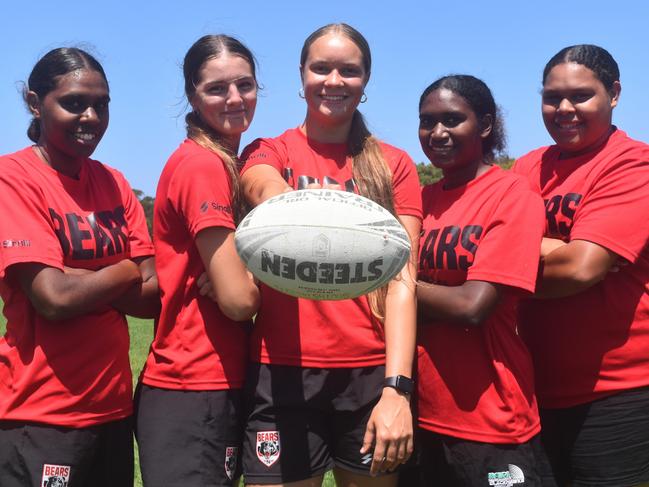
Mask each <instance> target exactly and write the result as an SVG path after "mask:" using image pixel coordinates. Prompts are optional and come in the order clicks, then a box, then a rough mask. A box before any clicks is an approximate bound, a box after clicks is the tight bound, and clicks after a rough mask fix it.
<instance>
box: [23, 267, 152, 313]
mask: <svg viewBox="0 0 649 487" xmlns="http://www.w3.org/2000/svg"><path fill="white" fill-rule="evenodd" d="M19 279H20V280H21V284H22V287H23V289H25V291H26V292H27V294H28V296H29V298H30V301H31V302H32V304H33V305H34V308H35V309H36V311H37V312H38V313H39V314H40V315H42V316H44V317H45V318H47V319H49V320H63V319H67V318H72V317H75V316H80V315H83V314H86V313H89V312H91V311H94V310H96V309H98V308H100V307H102V306H106V305H109V304H110V303H111V302H112V301H114V300H115V299H117V298H118V297H119V296H121V295H122V294H123V293H125V292H126V291H127V290H128V289H129V288H131V287H132V286H134V285H136V284H137V283H138V282H139V281H141V279H142V277H141V275H140V272H139V269H138V268H137V266H136V264H134V263H133V262H132V261H128V260H126V261H122V262H120V263H118V264H114V265H111V266H107V267H105V268H103V269H100V270H98V271H96V272H90V273H87V274H83V275H74V274H70V275H68V274H65V273H63V272H61V271H60V270H58V269H54V268H51V267H44V266H35V267H32V268H31V270H30V271H29V272H25V273H22V274H21V275H20V276H19Z"/></svg>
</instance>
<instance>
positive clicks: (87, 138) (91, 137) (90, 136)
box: [74, 133, 97, 142]
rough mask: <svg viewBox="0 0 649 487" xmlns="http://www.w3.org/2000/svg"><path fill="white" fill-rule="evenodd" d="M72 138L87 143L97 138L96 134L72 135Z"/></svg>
mask: <svg viewBox="0 0 649 487" xmlns="http://www.w3.org/2000/svg"><path fill="white" fill-rule="evenodd" d="M74 136H75V137H76V138H77V139H81V140H85V141H88V142H89V141H91V140H94V139H95V137H97V135H96V134H82V133H78V134H74Z"/></svg>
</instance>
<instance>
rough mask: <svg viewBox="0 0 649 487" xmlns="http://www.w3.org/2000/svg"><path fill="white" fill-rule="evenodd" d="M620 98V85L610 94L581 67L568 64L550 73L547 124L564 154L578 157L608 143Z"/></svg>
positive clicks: (546, 94)
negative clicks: (615, 108) (614, 109)
mask: <svg viewBox="0 0 649 487" xmlns="http://www.w3.org/2000/svg"><path fill="white" fill-rule="evenodd" d="M619 94H620V83H619V82H618V81H616V82H615V83H614V84H613V88H612V90H611V91H610V92H609V91H607V90H606V88H605V87H604V85H603V84H602V82H601V81H600V80H599V79H598V78H597V76H596V75H595V73H593V71H591V70H590V69H588V68H587V67H585V66H583V65H581V64H577V63H572V62H566V63H562V64H557V65H556V66H555V67H553V68H552V69H551V70H550V72H549V73H548V75H547V77H546V78H545V82H544V84H543V95H542V113H543V122H544V123H545V127H546V128H547V130H548V132H549V133H550V136H551V137H552V138H553V139H554V141H555V142H556V143H557V145H558V146H559V148H560V149H561V151H562V152H563V153H564V154H566V155H568V156H577V155H580V154H583V153H585V152H588V151H589V150H591V149H594V148H596V147H597V146H598V145H600V144H602V143H603V142H604V141H605V140H606V137H607V136H608V134H609V133H610V130H611V120H612V116H613V108H614V107H615V106H616V105H617V101H618V98H619Z"/></svg>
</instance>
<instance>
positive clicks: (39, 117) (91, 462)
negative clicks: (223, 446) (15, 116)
mask: <svg viewBox="0 0 649 487" xmlns="http://www.w3.org/2000/svg"><path fill="white" fill-rule="evenodd" d="M25 99H26V102H27V106H28V108H29V110H30V112H31V114H32V117H33V118H32V122H31V124H30V126H29V129H28V132H27V135H28V136H29V138H30V139H31V140H32V141H33V142H34V145H32V146H30V147H27V148H25V149H23V150H21V151H18V152H16V153H13V154H8V155H5V156H3V157H1V158H0V165H1V166H2V171H0V195H1V197H0V209H1V211H2V214H3V215H4V217H3V218H2V219H0V241H2V245H1V246H0V261H1V262H2V265H1V267H0V269H1V277H2V280H1V281H0V294H1V295H2V300H3V302H4V314H5V316H6V318H7V332H6V334H5V336H4V337H3V338H1V339H0V397H1V398H2V399H1V400H0V485H2V486H3V487H14V486H15V487H18V486H24V485H40V486H44V485H46V486H50V485H68V486H69V487H80V486H85V485H106V486H108V485H132V483H133V439H132V436H133V435H132V425H131V424H132V423H131V415H132V378H131V368H130V365H129V358H128V349H129V336H128V327H127V323H126V319H125V316H124V314H125V313H128V314H130V315H135V316H141V317H148V318H152V317H154V316H155V315H156V314H157V312H158V310H159V306H160V302H159V298H158V287H157V281H156V277H155V272H154V267H155V266H154V259H153V246H152V244H151V240H150V237H149V234H148V230H147V226H146V220H145V217H144V211H143V210H142V207H141V205H140V203H139V202H138V201H137V198H136V197H135V195H134V194H133V191H132V190H131V188H130V186H129V185H128V183H127V182H126V180H125V179H124V176H122V174H121V173H119V172H118V171H116V170H114V169H112V168H110V167H108V166H105V165H104V164H101V163H100V162H98V161H95V160H92V159H90V156H91V155H92V153H93V152H94V150H95V148H96V147H97V144H99V141H100V140H101V138H102V137H103V135H104V133H105V131H106V128H107V127H108V115H109V110H108V105H109V101H110V96H109V90H108V82H107V80H106V75H105V73H104V70H103V69H102V67H101V65H100V64H99V63H98V62H97V60H96V59H94V58H93V57H92V56H91V55H90V54H88V53H86V52H84V51H82V50H80V49H76V48H58V49H54V50H52V51H50V52H48V53H47V54H46V55H45V56H43V57H42V58H41V59H40V60H39V61H38V62H37V63H36V65H35V66H34V69H33V70H32V72H31V74H30V76H29V80H28V82H27V85H26V87H25Z"/></svg>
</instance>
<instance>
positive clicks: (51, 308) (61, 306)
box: [32, 299, 74, 321]
mask: <svg viewBox="0 0 649 487" xmlns="http://www.w3.org/2000/svg"><path fill="white" fill-rule="evenodd" d="M32 304H33V305H34V309H35V310H36V313H38V314H39V315H40V316H41V317H43V318H45V319H46V320H48V321H62V320H65V319H67V318H71V317H72V316H73V315H74V312H73V310H72V308H71V306H69V305H67V304H66V303H65V301H64V300H62V299H59V300H53V299H40V300H38V301H37V302H32Z"/></svg>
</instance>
